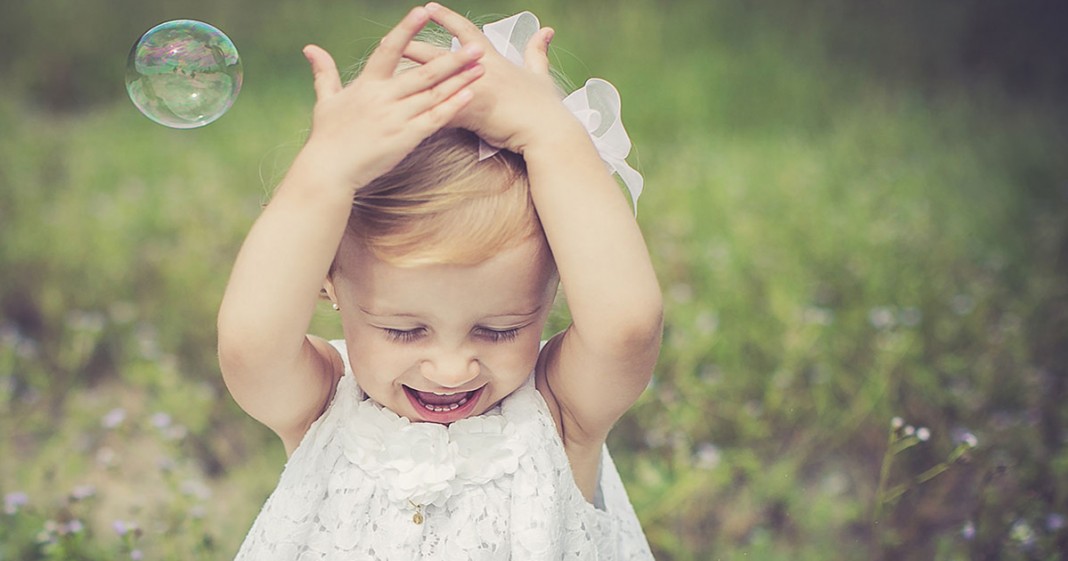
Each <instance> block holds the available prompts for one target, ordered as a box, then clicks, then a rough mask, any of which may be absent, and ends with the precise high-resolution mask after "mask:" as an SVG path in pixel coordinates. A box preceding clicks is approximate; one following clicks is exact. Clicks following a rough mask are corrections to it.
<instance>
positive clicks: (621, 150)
mask: <svg viewBox="0 0 1068 561" xmlns="http://www.w3.org/2000/svg"><path fill="white" fill-rule="evenodd" d="M539 29H541V23H540V22H539V21H538V17H537V16H535V15H534V14H532V13H530V12H522V13H519V14H516V15H514V16H512V17H509V18H505V19H502V20H500V21H496V22H493V23H487V24H486V25H484V26H482V33H484V34H485V35H486V38H487V39H489V42H490V44H491V45H493V48H495V49H497V52H499V53H500V54H501V55H502V56H504V58H506V59H508V60H510V61H512V63H514V64H517V65H519V66H522V65H523V50H524V49H526V46H527V43H529V42H530V38H531V37H532V36H533V35H534V34H535V33H537V32H538V30H539ZM459 48H460V41H459V40H458V39H456V38H455V37H454V38H453V39H452V50H454V51H455V50H457V49H459ZM564 106H565V107H567V109H568V110H569V111H571V113H572V114H573V115H575V117H576V118H578V120H579V121H580V122H582V124H583V126H585V127H586V132H588V133H589V135H590V138H591V139H592V140H593V145H594V146H595V147H596V148H597V152H598V153H599V154H600V155H601V159H602V160H604V163H605V164H606V165H607V166H608V169H609V171H610V172H613V173H615V174H617V175H619V178H620V179H621V180H622V181H623V184H624V185H626V187H627V191H628V192H629V193H630V199H631V203H632V204H633V205H634V210H635V212H637V210H638V197H639V196H640V195H641V194H642V187H643V185H644V179H643V178H642V175H641V174H640V173H638V172H637V171H636V170H635V169H634V168H632V167H630V165H629V164H628V163H627V159H626V158H627V154H629V153H630V148H631V144H630V137H629V136H627V131H626V129H624V128H623V121H622V119H621V118H620V99H619V92H618V91H617V90H616V88H615V86H613V85H612V84H610V83H608V82H607V81H605V80H602V79H600V78H590V79H589V80H587V81H586V84H585V85H584V86H582V87H581V88H579V89H577V90H575V91H573V92H571V94H570V95H568V96H567V97H565V98H564ZM498 150H499V148H496V147H493V146H490V145H489V144H487V143H486V142H485V141H482V142H481V143H480V144H479V149H478V159H479V161H482V160H485V159H486V158H489V157H490V156H493V155H494V154H496V153H497V151H498Z"/></svg>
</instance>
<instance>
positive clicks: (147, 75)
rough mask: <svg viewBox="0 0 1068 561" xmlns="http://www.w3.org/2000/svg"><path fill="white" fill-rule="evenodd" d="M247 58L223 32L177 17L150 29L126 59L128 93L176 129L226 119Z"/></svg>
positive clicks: (157, 119) (151, 116) (159, 120)
mask: <svg viewBox="0 0 1068 561" xmlns="http://www.w3.org/2000/svg"><path fill="white" fill-rule="evenodd" d="M241 79H242V71H241V58H240V57H239V56H238V54H237V48H236V47H234V43H233V42H232V41H230V38H229V37H227V36H226V35H225V34H224V33H223V32H222V31H219V30H218V29H216V28H215V27H213V26H211V25H208V24H206V23H204V22H200V21H194V20H174V21H168V22H164V23H161V24H159V25H157V26H156V27H153V28H152V29H150V30H148V32H146V33H145V34H144V35H142V36H141V39H140V40H138V41H137V43H136V44H134V46H133V49H131V50H130V58H129V59H128V60H127V61H126V92H127V93H129V94H130V99H131V100H132V101H133V102H134V105H136V106H137V108H138V109H140V110H141V113H144V115H145V116H146V117H148V118H149V119H152V120H153V121H155V122H157V123H159V124H161V125H165V126H168V127H172V128H176V129H191V128H196V127H202V126H204V125H206V124H208V123H211V122H213V121H215V120H216V119H218V118H219V117H222V115H223V113H226V111H227V110H228V109H230V106H231V105H233V104H234V100H235V99H237V94H238V92H240V91H241Z"/></svg>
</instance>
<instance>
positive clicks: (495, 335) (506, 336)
mask: <svg viewBox="0 0 1068 561" xmlns="http://www.w3.org/2000/svg"><path fill="white" fill-rule="evenodd" d="M519 329H520V328H518V327H513V328H511V329H489V328H488V327H477V328H475V334H476V335H478V336H479V337H482V338H483V339H486V340H489V341H490V342H493V343H505V342H508V341H512V340H514V339H515V338H516V337H518V336H519Z"/></svg>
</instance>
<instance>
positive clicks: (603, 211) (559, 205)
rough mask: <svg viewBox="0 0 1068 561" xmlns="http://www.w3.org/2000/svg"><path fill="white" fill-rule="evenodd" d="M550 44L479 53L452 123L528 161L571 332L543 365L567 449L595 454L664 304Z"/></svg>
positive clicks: (442, 19) (643, 358) (648, 359)
mask: <svg viewBox="0 0 1068 561" xmlns="http://www.w3.org/2000/svg"><path fill="white" fill-rule="evenodd" d="M428 8H430V9H431V10H432V12H431V13H432V16H431V17H432V18H433V19H434V20H435V21H436V22H438V23H439V24H441V25H442V26H444V27H445V28H447V29H448V30H449V31H451V32H452V33H453V34H455V35H456V36H457V37H458V38H459V39H460V41H461V43H462V44H464V45H469V44H482V45H486V46H487V47H488V44H487V42H486V39H485V37H484V36H483V35H482V33H481V31H479V30H478V28H477V27H475V26H474V25H473V24H472V23H470V22H469V21H467V20H466V18H464V17H463V16H460V15H458V14H456V13H454V12H451V11H449V10H447V9H446V8H443V7H440V6H433V5H428ZM551 37H552V30H550V29H542V30H541V31H539V32H538V33H537V34H535V36H534V37H533V38H532V39H531V41H530V44H529V45H528V47H527V49H526V53H525V60H526V68H520V67H518V66H516V65H514V64H512V63H510V62H508V61H507V60H505V59H504V58H503V57H501V56H498V55H497V54H496V53H495V52H489V51H490V50H491V48H487V55H486V56H485V57H484V58H483V60H482V63H483V66H485V67H486V76H485V77H484V78H483V79H482V80H480V81H479V83H478V84H475V85H473V86H472V90H473V91H474V92H475V99H474V100H473V101H472V103H471V104H470V105H469V106H468V107H467V108H465V109H464V111H462V112H461V114H460V115H459V116H458V122H459V124H461V125H462V126H465V127H468V128H472V129H473V130H475V131H476V132H478V133H479V135H480V136H482V137H483V138H485V139H486V140H487V141H488V142H490V143H491V144H493V145H495V146H501V147H504V148H508V149H510V150H512V151H514V152H518V153H521V154H523V156H524V158H525V160H526V163H527V170H528V174H529V177H530V182H531V192H532V196H533V199H534V204H535V206H536V208H537V210H538V215H539V216H540V218H541V222H542V226H543V227H544V230H545V234H546V236H547V238H548V240H549V245H550V246H551V248H552V251H553V255H554V256H555V259H556V264H557V267H558V269H559V271H560V279H561V282H562V284H563V287H564V292H565V293H566V295H567V301H568V306H569V307H570V310H571V317H572V325H571V326H570V327H569V328H568V329H567V330H566V331H565V332H564V333H563V334H562V335H560V336H558V337H556V338H554V340H553V341H552V342H551V343H550V344H549V345H548V346H547V347H546V349H545V351H544V352H543V354H542V359H541V360H540V364H539V368H540V369H541V371H542V372H543V373H544V378H543V379H544V384H545V385H546V386H547V388H546V389H548V391H549V393H551V395H552V397H554V398H555V401H556V403H557V404H558V405H559V418H558V422H560V429H561V431H562V432H563V433H564V439H565V444H572V443H577V444H579V445H580V446H582V445H592V446H597V445H599V444H600V443H601V442H603V441H604V438H605V436H606V435H607V433H608V431H609V429H610V428H611V426H612V425H613V423H615V421H616V420H618V418H619V417H620V416H621V415H622V414H623V412H624V411H626V409H627V408H628V407H629V406H630V405H631V404H633V403H634V401H635V400H636V399H637V397H638V395H639V394H640V393H641V392H642V390H643V389H644V388H645V387H646V386H647V384H648V382H649V379H650V377H651V375H652V370H653V366H654V364H655V362H656V357H657V354H658V352H659V348H660V336H661V330H662V302H661V296H660V287H659V284H658V283H657V280H656V276H655V274H654V272H653V267H652V264H651V263H650V260H649V255H648V251H647V249H646V247H645V242H644V240H643V239H642V235H641V232H640V230H639V229H638V226H637V223H636V222H635V220H634V215H633V213H632V211H631V209H630V207H629V205H628V204H627V202H626V200H625V198H624V197H623V196H622V194H621V193H620V189H619V187H618V186H617V184H616V182H615V180H614V179H613V178H612V177H611V175H609V173H608V171H607V170H606V167H605V164H604V163H603V162H602V160H601V158H600V156H599V154H598V153H597V151H596V149H595V148H594V146H593V144H592V141H591V140H590V138H589V135H588V134H587V133H586V131H585V130H584V128H583V127H582V125H581V124H580V123H579V122H578V120H577V119H576V118H575V117H574V116H572V115H571V114H570V113H569V112H568V111H567V109H566V108H565V107H564V106H563V104H562V103H561V101H560V99H559V97H558V95H557V94H556V93H555V90H554V88H553V86H552V82H551V78H550V77H549V75H548V60H547V57H546V50H547V47H548V42H549V40H550V39H551ZM410 50H412V47H410ZM414 50H420V49H419V48H418V47H415V48H414ZM422 54H423V55H424V56H432V53H430V52H429V51H426V52H424V53H422ZM543 393H544V391H543ZM598 451H599V449H598Z"/></svg>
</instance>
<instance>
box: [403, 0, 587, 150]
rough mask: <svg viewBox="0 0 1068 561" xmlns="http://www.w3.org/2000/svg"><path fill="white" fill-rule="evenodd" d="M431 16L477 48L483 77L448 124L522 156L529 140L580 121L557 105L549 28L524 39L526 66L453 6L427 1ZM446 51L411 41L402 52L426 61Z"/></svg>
mask: <svg viewBox="0 0 1068 561" xmlns="http://www.w3.org/2000/svg"><path fill="white" fill-rule="evenodd" d="M426 9H427V10H428V11H429V13H430V18H431V19H432V20H434V21H435V22H436V23H438V24H439V25H441V26H442V27H444V28H445V29H446V30H448V31H449V32H450V33H452V34H453V35H454V36H455V37H456V38H457V39H459V41H460V44H461V45H463V46H464V48H470V47H473V46H474V47H479V48H480V49H481V50H482V51H484V52H485V53H486V54H485V55H484V56H483V57H482V60H481V61H480V64H481V66H483V67H484V68H485V76H484V77H483V78H482V79H481V80H479V81H478V83H477V84H472V86H471V88H470V90H471V91H472V92H473V93H474V98H473V99H472V100H471V102H470V103H469V104H467V106H465V107H464V108H463V109H461V110H460V111H459V113H458V114H457V116H456V118H455V119H454V120H453V122H452V123H451V125H453V126H458V127H462V128H465V129H469V130H472V131H474V132H475V133H477V134H478V135H479V137H481V138H482V139H484V140H485V141H486V142H488V143H489V144H491V145H493V146H496V147H499V148H506V149H508V150H511V151H513V152H516V153H519V154H523V153H525V152H526V150H527V148H529V147H530V146H531V145H532V144H534V143H537V142H540V141H541V140H542V139H549V140H551V139H552V138H553V135H554V134H557V133H559V132H560V127H561V126H564V127H566V126H575V125H578V122H577V121H576V120H575V119H574V117H573V116H572V115H571V114H570V113H569V112H568V111H567V109H566V108H565V107H564V106H563V104H562V103H561V98H560V95H559V93H558V92H557V90H556V87H555V86H554V84H553V80H552V77H551V76H550V74H549V59H548V48H549V41H551V40H552V36H553V30H552V29H550V28H548V27H544V28H542V29H540V30H539V31H538V32H537V33H535V34H534V35H533V36H532V37H531V38H530V41H529V42H528V44H527V46H526V49H525V51H524V54H523V60H524V66H523V67H520V66H517V65H515V64H513V63H512V62H510V61H508V60H507V59H506V58H504V56H502V55H501V54H500V53H498V52H497V51H496V50H495V49H494V48H493V45H492V44H491V43H490V42H489V40H488V39H487V38H486V36H485V35H484V34H483V33H482V31H481V30H480V29H479V28H478V26H476V25H475V24H473V23H471V22H470V21H469V20H468V19H467V18H465V17H464V16H462V15H460V14H457V13H456V12H453V11H452V10H450V9H448V8H446V7H444V6H441V5H439V4H436V3H433V2H431V3H430V4H427V6H426ZM447 52H448V51H444V50H442V49H438V48H435V47H432V46H429V45H426V44H423V43H418V42H416V43H411V44H410V45H408V48H407V50H406V51H405V56H407V57H409V58H411V59H413V60H416V61H419V62H422V63H426V64H430V63H431V62H434V61H436V60H437V59H439V58H441V57H444V56H446V53H447Z"/></svg>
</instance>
